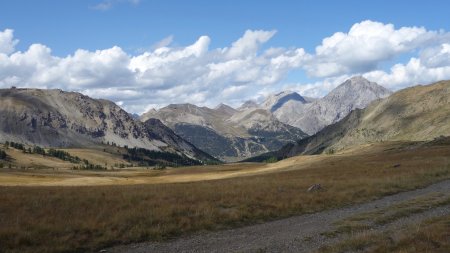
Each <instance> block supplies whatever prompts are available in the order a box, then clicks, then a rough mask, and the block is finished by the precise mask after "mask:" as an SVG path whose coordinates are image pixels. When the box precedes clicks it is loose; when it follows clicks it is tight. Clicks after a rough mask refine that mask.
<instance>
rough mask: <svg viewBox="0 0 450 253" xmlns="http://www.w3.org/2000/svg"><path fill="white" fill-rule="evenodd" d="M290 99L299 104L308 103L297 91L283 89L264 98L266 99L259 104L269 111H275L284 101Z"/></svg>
mask: <svg viewBox="0 0 450 253" xmlns="http://www.w3.org/2000/svg"><path fill="white" fill-rule="evenodd" d="M290 101H295V102H297V103H300V104H307V103H308V102H307V101H306V99H305V98H303V97H302V96H300V94H298V93H297V92H292V91H283V92H280V93H277V94H274V95H271V96H269V97H268V98H266V100H265V101H264V102H263V103H262V104H261V105H260V107H262V108H263V109H266V110H268V111H270V112H275V111H276V110H278V109H280V108H281V107H283V105H284V104H285V103H287V102H290Z"/></svg>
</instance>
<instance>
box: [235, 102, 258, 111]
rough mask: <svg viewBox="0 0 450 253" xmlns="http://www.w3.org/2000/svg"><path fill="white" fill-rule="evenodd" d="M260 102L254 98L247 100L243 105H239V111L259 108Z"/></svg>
mask: <svg viewBox="0 0 450 253" xmlns="http://www.w3.org/2000/svg"><path fill="white" fill-rule="evenodd" d="M258 107H259V106H258V103H256V102H255V101H254V100H247V101H245V102H244V103H243V104H242V105H241V106H239V107H238V108H237V109H238V110H239V111H242V110H246V109H250V108H258Z"/></svg>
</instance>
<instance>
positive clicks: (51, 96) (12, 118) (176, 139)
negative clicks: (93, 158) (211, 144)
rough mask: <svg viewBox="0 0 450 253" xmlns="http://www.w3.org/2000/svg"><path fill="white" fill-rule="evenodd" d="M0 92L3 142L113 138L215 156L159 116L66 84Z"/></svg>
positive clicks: (54, 143) (68, 143)
mask: <svg viewBox="0 0 450 253" xmlns="http://www.w3.org/2000/svg"><path fill="white" fill-rule="evenodd" d="M0 98H1V99H0V142H6V141H13V142H19V143H24V144H30V145H42V146H45V147H99V146H101V145H103V144H114V145H117V146H128V147H137V148H144V149H147V150H152V151H160V152H169V153H175V154H179V155H183V156H187V157H189V158H191V159H195V160H198V161H209V160H211V161H216V159H215V158H213V157H211V156H210V155H209V154H207V153H205V152H203V151H202V150H200V149H198V148H196V147H195V146H194V145H192V144H191V143H189V142H187V141H185V140H184V139H183V138H181V137H180V136H178V135H176V134H175V133H174V132H173V131H172V130H171V129H169V128H168V127H166V126H165V125H163V124H162V123H161V122H160V121H158V120H153V119H152V120H148V121H145V122H141V121H139V120H135V119H133V118H132V117H131V116H130V114H128V113H127V112H126V111H124V110H123V109H121V108H120V107H119V106H117V105H116V104H115V103H113V102H111V101H108V100H103V99H93V98H90V97H88V96H85V95H83V94H80V93H76V92H65V91H62V90H41V89H17V88H11V89H1V90H0Z"/></svg>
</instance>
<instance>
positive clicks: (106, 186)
mask: <svg viewBox="0 0 450 253" xmlns="http://www.w3.org/2000/svg"><path fill="white" fill-rule="evenodd" d="M67 151H68V152H69V153H71V152H74V153H77V155H80V156H83V154H82V153H83V152H85V153H89V154H90V156H91V160H95V159H99V160H98V161H99V162H100V161H102V159H104V158H102V152H100V151H95V152H94V151H85V150H70V149H67ZM7 153H8V155H9V156H10V157H12V158H20V160H21V161H22V162H23V161H28V162H29V163H33V166H34V167H38V166H36V164H37V163H40V162H43V161H38V160H39V159H41V158H39V157H38V156H37V155H36V157H34V156H35V155H32V154H23V153H21V152H19V151H17V150H14V149H9V150H7ZM92 154H97V155H98V157H96V158H94V157H92V156H93V155H92ZM27 159H28V160H27ZM45 159H47V160H48V161H47V160H46V162H48V163H49V164H50V165H51V166H49V167H45V168H42V169H36V168H35V169H10V168H2V169H0V185H1V186H0V223H1V224H2V226H0V252H86V251H87V252H95V251H98V250H101V249H103V248H107V247H111V246H115V245H123V244H129V243H135V242H143V241H166V240H171V239H174V238H178V237H180V236H187V235H190V234H197V233H201V232H202V231H217V230H223V229H231V228H236V227H244V226H247V225H251V224H257V223H262V222H267V221H273V220H279V219H282V218H286V217H292V216H297V215H302V214H310V213H316V212H321V211H325V210H334V209H338V208H343V207H346V206H349V205H355V204H360V203H366V202H370V201H374V200H376V199H379V198H382V197H383V196H387V195H392V194H395V193H398V192H404V191H410V190H415V189H418V188H421V187H426V186H427V185H431V184H433V183H436V182H439V181H443V180H447V179H450V143H448V142H447V141H429V142H384V143H373V144H368V145H364V146H358V147H354V148H352V149H349V150H346V151H345V152H342V153H336V154H329V155H326V154H323V155H314V156H297V157H292V158H289V159H286V160H282V161H279V162H276V163H269V164H258V163H235V164H226V165H214V166H213V165H208V166H194V167H182V168H168V169H164V170H150V169H146V168H144V167H142V168H127V169H115V170H107V171H85V170H71V169H70V164H66V162H61V161H59V160H57V159H54V158H45ZM108 159H109V160H110V159H113V158H111V157H110V158H108ZM117 159H119V158H117ZM117 162H119V161H117ZM24 163H25V162H24ZM57 163H59V167H57V166H56V164H57ZM49 164H47V165H49ZM66 165H67V166H66ZM22 167H23V168H28V167H32V166H31V164H21V165H20V166H19V168H22ZM50 167H51V169H50ZM313 184H320V185H321V189H320V190H318V191H316V192H307V189H308V188H309V187H310V186H311V185H313ZM439 201H444V202H443V203H444V204H442V203H441V202H439ZM446 201H447V200H445V199H444V200H442V199H440V200H437V202H436V203H438V202H439V203H440V204H439V205H440V206H442V205H444V206H448V203H447V202H448V201H447V202H446ZM421 203H422V202H421V201H416V202H414V203H413V205H416V204H417V205H421ZM353 221H354V220H351V221H349V222H353ZM351 224H352V225H353V224H354V223H351ZM430 224H431V225H430V226H441V225H442V224H446V223H445V222H444V223H442V222H441V223H439V222H437V223H436V222H435V223H430ZM447 224H448V223H447ZM357 225H358V224H357ZM444 230H445V229H444ZM306 239H307V238H306ZM378 239H379V240H381V241H382V240H384V239H383V238H382V237H379V238H378ZM386 240H388V239H386ZM444 241H445V240H444ZM430 243H431V242H430ZM323 246H324V245H323ZM444 246H445V245H444ZM447 247H448V245H447Z"/></svg>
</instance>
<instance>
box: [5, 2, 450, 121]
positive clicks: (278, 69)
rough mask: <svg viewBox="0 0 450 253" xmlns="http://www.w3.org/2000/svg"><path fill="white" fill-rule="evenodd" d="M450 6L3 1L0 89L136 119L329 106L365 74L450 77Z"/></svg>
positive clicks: (403, 82)
mask: <svg viewBox="0 0 450 253" xmlns="http://www.w3.org/2000/svg"><path fill="white" fill-rule="evenodd" d="M449 9H450V2H449V1H443V0H442V1H440V0H429V1H411V0H410V1H406V0H405V1H402V0H399V1H360V0H359V1H352V0H346V1H331V0H330V1H325V0H318V1H301V0H297V1H287V0H285V1H252V0H247V1H235V0H232V1H206V0H191V1H181V0H164V1H158V0H35V1H29V0H26V1H25V0H2V1H0V88H9V87H11V86H17V87H33V88H52V89H53V88H58V89H63V90H67V91H78V92H82V93H84V94H87V95H89V96H92V97H95V98H105V99H110V100H112V101H114V102H116V103H117V104H118V105H120V106H122V107H123V108H124V109H125V110H127V111H129V112H132V113H138V114H140V113H143V112H145V111H147V110H149V109H151V108H161V107H163V106H165V105H168V104H171V103H192V104H197V105H202V106H203V105H204V106H209V107H214V106H216V105H218V104H220V103H226V104H229V105H232V106H239V105H240V104H241V103H242V102H244V101H246V100H249V99H254V100H258V101H260V100H262V99H263V98H264V97H266V96H268V95H269V94H272V93H276V92H279V91H282V90H292V91H297V92H299V93H300V94H301V95H304V96H311V97H321V96H324V95H326V94H327V92H329V91H330V90H331V89H333V88H335V87H336V86H337V85H339V84H340V83H342V82H343V81H345V80H346V79H348V78H350V77H352V76H354V75H363V76H364V77H366V78H367V79H369V80H371V81H374V82H377V83H379V84H381V85H383V86H385V87H386V88H389V89H391V90H394V91H395V90H398V89H402V88H405V87H408V86H412V85H417V84H427V83H431V82H434V81H438V80H443V79H450V15H448V10H449Z"/></svg>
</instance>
